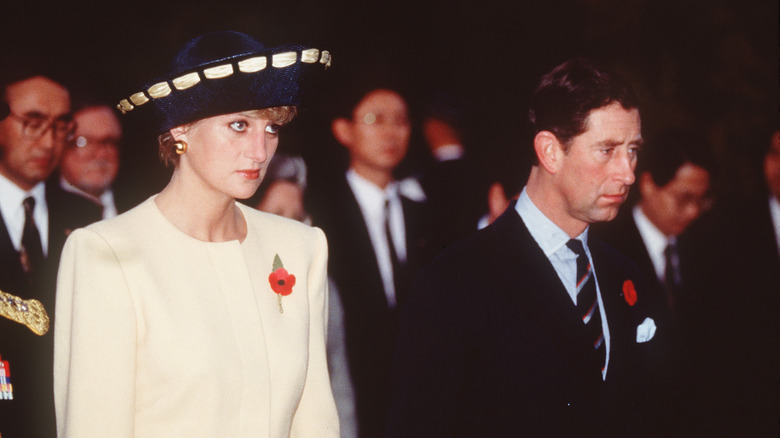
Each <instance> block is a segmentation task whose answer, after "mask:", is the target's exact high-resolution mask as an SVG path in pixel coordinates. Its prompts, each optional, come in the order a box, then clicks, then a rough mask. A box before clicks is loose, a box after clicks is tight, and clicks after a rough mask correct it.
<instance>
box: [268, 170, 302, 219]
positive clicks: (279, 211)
mask: <svg viewBox="0 0 780 438" xmlns="http://www.w3.org/2000/svg"><path fill="white" fill-rule="evenodd" d="M257 209H258V210H260V211H265V212H267V213H272V214H276V215H279V216H283V217H286V218H290V219H295V220H297V221H300V222H302V221H303V220H305V219H306V210H304V208H303V190H302V189H301V187H300V186H299V185H298V184H295V183H292V182H290V181H284V180H279V181H275V182H274V183H273V184H271V186H270V187H268V190H267V191H266V192H265V195H264V196H263V199H262V200H261V201H260V203H258V204H257Z"/></svg>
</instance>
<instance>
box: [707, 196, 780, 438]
mask: <svg viewBox="0 0 780 438" xmlns="http://www.w3.org/2000/svg"><path fill="white" fill-rule="evenodd" d="M767 199H768V197H767V195H766V194H761V195H759V196H756V198H755V199H748V200H743V201H740V202H739V203H733V204H726V205H723V206H722V208H721V209H720V210H719V211H714V212H713V217H712V221H711V222H708V223H705V224H704V225H707V228H704V229H701V230H697V232H702V233H703V234H705V236H704V237H705V238H702V239H699V241H701V242H702V243H701V248H700V252H701V253H702V254H711V255H712V258H713V259H714V262H713V263H712V265H711V269H710V270H709V274H710V275H709V279H708V280H707V283H706V285H705V289H706V291H707V295H706V300H704V302H703V303H702V304H703V306H702V307H703V309H702V311H701V313H702V314H703V316H705V317H706V318H705V319H703V321H702V323H701V324H700V330H699V333H698V336H697V337H698V339H700V342H699V345H697V346H696V349H697V351H696V355H697V361H696V363H695V366H697V367H698V368H699V369H700V370H702V373H701V375H700V381H701V382H700V385H699V386H700V391H701V393H702V399H703V400H704V403H703V404H702V411H703V412H704V415H706V417H707V418H709V419H711V421H708V422H707V424H706V425H705V426H706V428H707V429H706V430H705V433H706V436H714V437H731V436H750V437H777V436H780V423H779V422H778V419H779V418H780V389H779V388H780V387H779V386H778V385H780V318H778V316H777V315H778V309H780V257H778V253H777V244H776V240H775V239H776V238H775V234H774V231H773V229H772V222H771V219H770V214H769V204H768V201H767ZM702 436H704V434H703V435H702Z"/></svg>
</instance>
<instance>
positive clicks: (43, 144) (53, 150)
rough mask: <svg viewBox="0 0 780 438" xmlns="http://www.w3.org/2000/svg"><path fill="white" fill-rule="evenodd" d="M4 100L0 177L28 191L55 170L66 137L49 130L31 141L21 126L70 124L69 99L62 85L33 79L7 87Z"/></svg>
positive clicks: (53, 129) (51, 127) (58, 130)
mask: <svg viewBox="0 0 780 438" xmlns="http://www.w3.org/2000/svg"><path fill="white" fill-rule="evenodd" d="M6 100H7V102H8V106H9V107H10V109H11V113H10V114H9V116H8V117H6V118H5V120H3V121H2V122H0V152H2V156H0V173H2V174H3V175H5V176H6V177H7V178H8V179H10V180H11V181H13V182H14V183H15V184H16V185H18V186H19V187H20V188H22V189H23V190H30V189H31V188H33V186H35V185H36V184H38V183H39V182H41V181H43V180H45V179H46V178H48V177H49V175H50V174H51V172H52V171H53V170H54V169H55V168H56V167H57V164H58V162H59V159H60V155H61V154H62V149H63V147H64V145H65V135H64V133H63V130H62V129H56V128H55V126H49V127H48V129H45V131H44V132H43V135H41V136H40V137H39V138H35V136H32V137H31V136H30V135H26V134H25V133H24V128H23V127H24V124H25V123H27V124H28V126H29V125H30V124H36V123H42V124H43V126H46V124H50V123H52V122H58V123H59V124H62V123H65V122H67V121H69V120H70V97H69V95H68V90H66V89H65V88H63V87H62V86H61V85H59V84H57V83H56V82H54V81H52V80H50V79H47V78H44V77H42V76H36V77H33V78H30V79H25V80H23V81H20V82H16V83H14V84H11V85H9V86H8V87H7V88H6Z"/></svg>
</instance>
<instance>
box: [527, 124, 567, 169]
mask: <svg viewBox="0 0 780 438" xmlns="http://www.w3.org/2000/svg"><path fill="white" fill-rule="evenodd" d="M534 150H535V151H536V158H538V159H539V165H540V166H542V167H543V168H544V170H546V171H547V172H548V173H552V174H555V173H557V172H558V169H559V168H560V164H561V158H562V157H563V154H564V152H563V145H562V144H561V142H560V141H558V137H556V136H555V134H553V133H552V132H550V131H539V132H538V133H537V134H536V135H535V136H534Z"/></svg>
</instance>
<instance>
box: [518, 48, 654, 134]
mask: <svg viewBox="0 0 780 438" xmlns="http://www.w3.org/2000/svg"><path fill="white" fill-rule="evenodd" d="M613 102H618V103H619V104H620V105H621V106H623V108H625V109H633V108H637V107H638V106H639V103H638V99H637V97H636V94H635V93H634V90H633V89H632V88H631V86H630V85H629V84H628V82H626V81H625V80H624V79H623V78H621V77H620V76H618V75H617V74H615V73H613V72H611V71H609V70H607V69H605V68H603V67H600V66H598V65H596V64H595V63H593V62H592V61H590V60H587V59H583V58H577V59H573V60H570V61H566V62H564V63H563V64H561V65H559V66H557V67H555V68H554V69H553V70H552V71H550V72H549V73H547V74H546V75H544V76H542V79H541V80H540V81H539V84H538V85H537V86H536V90H534V92H533V94H532V95H531V105H530V109H529V111H528V119H529V120H530V122H531V125H532V126H533V128H534V132H537V133H538V132H540V131H550V132H552V133H553V134H555V137H557V138H558V140H559V141H560V142H561V143H563V144H564V145H565V146H567V145H568V144H569V142H570V141H571V139H573V138H574V137H576V136H578V135H580V134H582V133H583V132H585V130H586V126H585V122H586V121H587V118H588V115H589V114H590V112H591V111H592V110H595V109H598V108H601V107H604V106H606V105H609V104H611V103H613Z"/></svg>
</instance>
